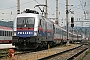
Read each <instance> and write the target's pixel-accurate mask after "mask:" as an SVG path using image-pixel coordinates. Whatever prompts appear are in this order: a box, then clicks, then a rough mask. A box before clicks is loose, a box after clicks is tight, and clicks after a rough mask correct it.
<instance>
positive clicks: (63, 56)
mask: <svg viewBox="0 0 90 60" xmlns="http://www.w3.org/2000/svg"><path fill="white" fill-rule="evenodd" d="M86 49H88V47H87V46H86V45H81V46H78V47H76V48H73V49H69V50H66V51H63V52H60V53H57V54H53V55H51V56H47V57H44V58H40V59H38V60H73V59H74V58H75V57H77V56H78V55H79V54H81V53H82V52H84V51H85V50H86Z"/></svg>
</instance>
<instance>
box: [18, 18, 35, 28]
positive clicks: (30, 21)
mask: <svg viewBox="0 0 90 60" xmlns="http://www.w3.org/2000/svg"><path fill="white" fill-rule="evenodd" d="M34 22H35V18H34V17H20V18H17V27H28V28H32V27H34Z"/></svg>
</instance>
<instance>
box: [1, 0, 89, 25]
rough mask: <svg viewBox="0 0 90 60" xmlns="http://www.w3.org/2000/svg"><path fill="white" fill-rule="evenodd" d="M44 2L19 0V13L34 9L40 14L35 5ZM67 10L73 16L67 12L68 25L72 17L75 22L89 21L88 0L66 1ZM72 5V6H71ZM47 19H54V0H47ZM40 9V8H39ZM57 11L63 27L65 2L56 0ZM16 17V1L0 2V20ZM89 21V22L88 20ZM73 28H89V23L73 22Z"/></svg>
mask: <svg viewBox="0 0 90 60" xmlns="http://www.w3.org/2000/svg"><path fill="white" fill-rule="evenodd" d="M45 1H46V0H20V11H21V12H22V11H23V10H25V9H26V8H30V9H34V10H37V11H39V12H40V10H39V9H38V8H37V7H36V8H34V7H35V5H37V4H45ZM68 5H69V6H68V8H69V10H70V11H73V12H74V14H71V12H69V25H70V18H71V17H72V16H73V17H74V19H75V21H83V20H85V14H84V11H85V12H86V19H90V8H89V7H90V0H68ZM71 5H73V6H71ZM47 6H48V18H55V17H56V13H55V11H56V0H48V5H47ZM41 8H42V7H41ZM58 11H59V14H58V16H59V24H60V25H62V26H64V25H65V24H66V20H65V18H66V12H65V11H66V0H58ZM16 15H17V0H0V20H3V21H13V20H14V18H15V16H16ZM89 21H90V20H89ZM75 26H90V22H84V23H82V22H75Z"/></svg>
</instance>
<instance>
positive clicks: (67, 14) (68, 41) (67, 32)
mask: <svg viewBox="0 0 90 60" xmlns="http://www.w3.org/2000/svg"><path fill="white" fill-rule="evenodd" d="M68 13H69V11H68V0H66V26H67V44H68V45H69V38H68V36H69V34H68Z"/></svg>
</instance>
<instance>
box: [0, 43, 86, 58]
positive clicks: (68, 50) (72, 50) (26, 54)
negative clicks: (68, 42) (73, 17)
mask: <svg viewBox="0 0 90 60" xmlns="http://www.w3.org/2000/svg"><path fill="white" fill-rule="evenodd" d="M86 49H87V48H86V45H74V46H72V47H70V46H66V47H63V49H62V48H61V47H60V48H59V47H56V48H51V49H50V52H49V50H42V51H36V52H33V51H22V52H15V60H32V59H33V60H69V59H73V58H74V57H75V56H77V55H78V54H80V53H82V52H83V51H84V50H86ZM78 52H79V53H78ZM63 56H64V57H63ZM6 57H7V56H4V59H1V60H6V59H7V58H6Z"/></svg>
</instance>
